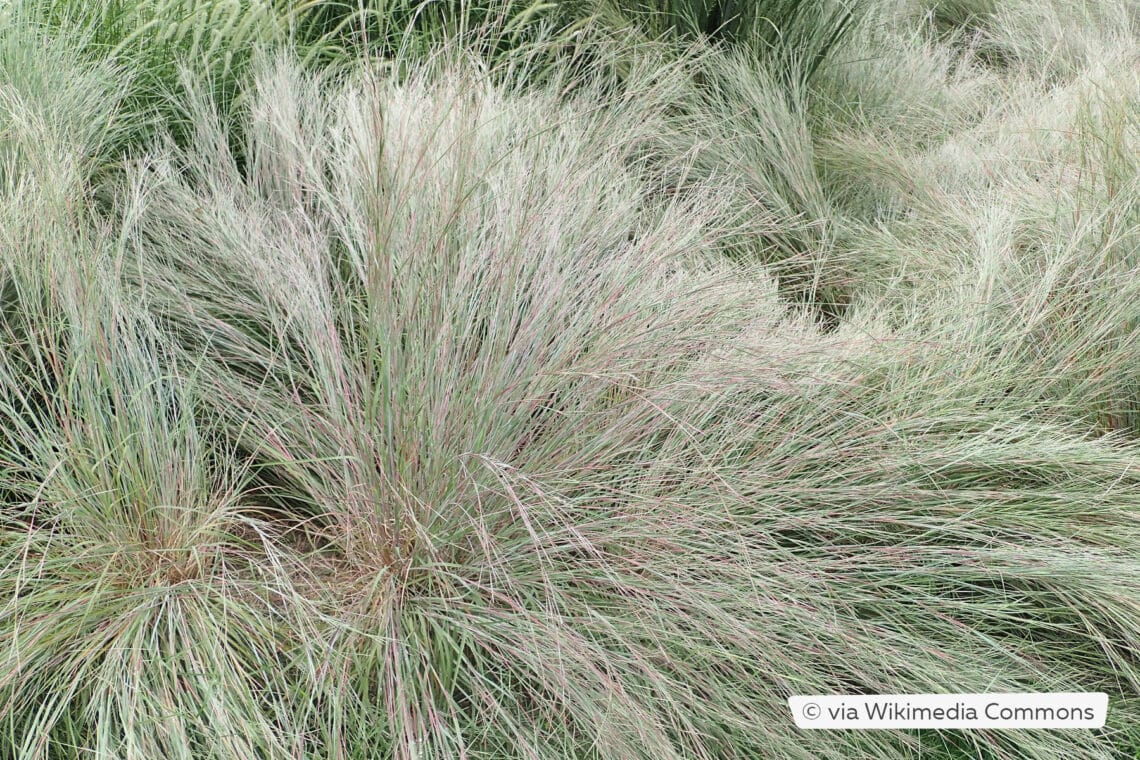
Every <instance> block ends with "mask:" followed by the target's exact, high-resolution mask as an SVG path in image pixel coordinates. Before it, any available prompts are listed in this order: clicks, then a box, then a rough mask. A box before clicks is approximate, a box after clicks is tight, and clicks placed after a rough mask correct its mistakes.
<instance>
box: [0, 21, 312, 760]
mask: <svg viewBox="0 0 1140 760" xmlns="http://www.w3.org/2000/svg"><path fill="white" fill-rule="evenodd" d="M39 41H40V40H31V41H30V40H28V39H26V38H24V37H22V36H21V35H19V34H16V33H13V32H12V31H10V30H6V31H5V33H3V35H0V66H2V68H0V71H2V72H3V73H2V75H0V76H2V79H0V92H2V97H3V116H2V123H3V129H2V132H3V138H2V142H0V146H2V150H3V154H2V158H0V161H2V163H0V170H2V172H3V179H4V185H3V187H2V188H0V193H2V194H0V230H2V232H0V236H2V239H3V241H4V251H5V255H4V259H3V262H2V264H0V431H2V432H0V509H2V519H0V599H2V602H0V663H2V664H0V670H2V672H3V675H2V676H0V705H2V707H0V756H3V757H19V758H55V757H76V756H80V755H85V754H92V755H94V756H97V757H117V758H118V757H121V758H144V757H172V758H205V757H210V758H219V759H220V758H235V757H264V756H266V755H273V756H285V755H286V754H287V752H288V748H289V747H291V746H292V745H291V743H290V737H291V736H293V734H294V729H293V724H294V720H293V715H292V714H291V713H289V712H286V711H285V710H284V709H283V705H284V704H286V700H287V698H288V695H289V694H290V693H291V690H292V689H293V688H294V685H293V682H292V681H291V680H288V679H286V677H285V676H284V672H283V671H282V670H280V669H279V667H277V666H275V665H274V663H275V662H276V661H277V660H278V659H279V658H280V657H281V656H282V655H283V653H284V652H286V651H287V640H286V638H285V636H284V635H283V633H282V632H283V631H288V630H294V628H293V627H290V626H289V625H286V621H287V615H286V612H288V611H290V610H294V609H297V607H296V605H294V606H292V607H290V606H286V605H284V604H283V603H282V599H285V598H287V597H288V595H289V594H290V591H289V589H290V588H291V579H289V578H288V577H285V576H284V574H283V573H282V572H280V566H279V564H278V563H277V561H276V558H277V557H279V555H280V554H281V553H280V551H279V550H278V549H277V548H275V546H274V545H273V544H272V543H271V542H270V541H269V540H268V538H267V536H268V535H269V534H270V533H272V532H273V530H274V529H273V527H272V526H269V525H266V524H265V523H264V522H263V521H260V520H258V519H257V518H256V517H255V516H254V515H253V514H252V513H251V512H249V511H247V510H246V509H245V500H246V498H247V495H246V493H247V490H248V489H247V488H246V486H245V484H246V483H247V482H248V477H247V475H246V473H245V472H244V468H243V465H242V463H241V461H240V460H239V459H237V458H235V457H232V456H228V455H227V452H228V449H227V447H226V444H225V441H224V439H220V438H218V437H217V436H214V435H212V434H211V432H210V430H209V428H208V426H207V425H206V423H205V421H204V419H205V418H204V417H200V416H199V415H198V414H197V411H198V408H199V406H200V404H199V401H198V397H197V395H196V389H195V386H194V383H193V380H192V374H193V373H192V372H190V371H189V369H190V368H187V370H188V371H187V372H186V373H182V372H180V370H179V367H178V366H177V363H176V361H175V360H174V357H173V356H172V355H171V354H170V353H169V352H168V351H166V350H165V348H164V346H163V342H162V337H161V335H160V333H159V332H158V331H157V330H155V329H154V326H153V325H152V324H151V323H150V321H149V319H148V318H147V317H146V315H145V313H143V312H142V311H140V310H138V309H136V308H132V306H131V305H130V303H129V302H128V299H126V298H125V297H124V296H123V294H122V292H121V289H120V288H119V287H118V282H117V277H116V276H115V275H114V271H113V268H112V267H110V266H109V262H110V261H112V260H113V259H114V258H115V255H116V250H117V246H118V237H117V235H116V234H115V233H114V231H113V227H110V226H109V225H107V224H105V223H102V222H99V221H98V220H97V219H96V217H95V214H94V210H93V208H92V207H91V206H90V205H89V200H90V198H89V196H90V192H91V188H90V187H89V186H88V185H87V181H88V179H89V178H90V177H91V176H92V174H93V172H94V166H95V164H96V163H97V161H98V159H99V154H100V153H101V151H102V150H105V146H107V145H109V144H113V143H114V140H115V134H116V130H117V129H118V127H117V126H116V116H117V114H116V105H117V102H116V101H117V95H118V94H117V91H116V87H115V84H116V75H117V73H118V72H116V70H115V69H113V68H111V67H109V66H96V67H85V66H81V65H77V62H76V58H75V57H74V55H73V54H72V51H70V50H67V49H61V48H60V47H59V46H55V47H48V48H42V47H41V48H38V49H34V48H33V47H32V46H31V45H29V42H39ZM33 49H34V52H35V54H34V55H33V54H32V51H33Z"/></svg>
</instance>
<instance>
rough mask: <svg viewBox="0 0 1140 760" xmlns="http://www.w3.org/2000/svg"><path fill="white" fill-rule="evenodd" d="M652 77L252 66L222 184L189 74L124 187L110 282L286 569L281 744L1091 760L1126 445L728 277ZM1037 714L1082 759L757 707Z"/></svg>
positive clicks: (892, 327) (400, 751)
mask: <svg viewBox="0 0 1140 760" xmlns="http://www.w3.org/2000/svg"><path fill="white" fill-rule="evenodd" d="M579 86H580V83H579ZM686 86H688V85H687V83H686V80H685V79H684V78H683V77H681V78H679V77H676V76H673V75H672V73H671V72H665V73H664V74H662V73H661V72H659V71H656V70H647V71H642V72H638V71H635V72H633V73H632V74H631V78H630V84H629V85H628V89H625V90H618V91H613V90H612V89H611V90H610V91H608V92H606V93H604V94H603V93H602V92H601V91H593V90H591V89H590V88H588V87H587V88H586V89H585V90H581V89H580V90H579V92H580V94H579V97H577V98H576V99H571V100H569V101H566V100H565V99H560V98H558V97H556V95H555V93H556V92H558V91H560V90H563V89H564V88H559V87H552V88H551V92H549V93H544V92H538V93H535V92H515V91H512V90H511V89H509V88H507V87H504V86H502V85H492V84H491V83H490V81H489V80H488V79H487V78H486V77H485V76H483V75H482V74H480V73H478V72H477V71H475V72H474V73H473V70H472V68H471V67H470V66H466V67H465V66H463V65H462V64H459V65H456V64H450V63H448V62H447V61H446V60H442V59H441V60H440V61H436V62H434V63H433V64H431V65H424V66H423V67H421V68H418V69H413V73H412V75H411V76H409V77H406V78H402V79H401V83H399V84H397V83H395V82H394V81H393V80H392V79H391V78H388V77H386V76H385V75H384V73H383V72H378V71H376V70H374V69H369V70H362V71H360V72H359V73H358V74H357V75H356V76H355V77H354V78H352V79H350V80H348V81H343V82H341V81H334V80H331V79H327V78H326V79H322V78H320V77H316V76H313V75H310V74H306V73H304V72H303V71H301V70H299V69H298V68H297V67H296V66H295V65H294V64H291V63H289V62H287V61H284V62H282V61H278V62H276V63H272V64H267V65H266V66H265V68H264V69H263V70H262V71H261V73H260V74H259V76H258V78H257V79H256V90H255V91H254V92H253V93H252V94H251V96H250V101H249V104H250V105H249V116H248V119H249V122H248V124H247V125H246V131H247V134H248V135H249V136H250V143H249V146H248V156H249V159H250V160H249V164H248V166H247V167H245V168H239V166H238V165H237V163H236V162H235V161H234V159H233V156H232V155H231V154H230V152H229V150H228V148H227V139H226V135H225V134H224V130H223V127H222V126H221V125H220V122H219V120H218V119H217V118H216V116H215V114H214V112H213V111H212V110H211V107H210V103H209V100H208V98H204V97H202V96H201V95H200V94H196V93H195V92H193V86H192V83H191V85H190V92H188V93H187V95H186V103H187V109H188V118H189V119H190V120H191V121H192V123H193V124H194V125H195V128H196V130H197V132H196V139H195V140H194V142H193V146H194V147H193V148H191V149H190V150H188V151H179V150H177V149H175V148H173V147H170V146H168V147H167V148H166V149H165V150H163V151H161V152H158V153H155V154H154V155H153V156H152V157H151V158H149V159H147V160H146V161H143V162H141V163H140V164H138V165H137V166H136V167H135V168H134V169H133V173H132V175H131V177H130V178H129V179H127V180H126V181H125V183H124V187H123V190H122V191H121V195H120V197H121V201H120V223H121V224H122V228H123V235H124V241H125V242H124V245H125V248H126V252H125V253H124V255H123V258H122V259H121V260H120V261H119V263H118V265H117V268H118V269H119V271H120V272H121V273H122V275H123V277H124V278H125V280H126V282H127V286H128V289H129V291H130V292H131V293H132V294H133V295H132V297H138V298H140V299H142V301H143V302H144V303H145V304H146V305H147V308H148V310H149V312H150V313H151V314H152V315H153V316H154V319H155V320H157V321H158V323H159V324H161V326H162V329H163V331H164V332H165V334H166V335H167V336H168V338H169V340H170V342H171V344H173V345H176V346H178V347H179V357H180V358H179V361H180V362H181V363H186V362H192V363H193V364H194V365H195V366H198V367H200V371H199V373H198V377H200V378H202V382H204V383H206V386H205V388H204V389H203V391H202V396H203V398H205V399H208V400H209V401H210V402H211V404H212V405H213V407H214V408H213V409H212V410H211V414H212V415H216V416H217V417H218V418H220V419H221V420H222V421H223V424H224V425H225V427H226V430H227V438H228V440H230V441H231V442H232V445H233V447H234V449H235V450H240V451H241V452H243V455H248V456H249V457H250V459H251V462H252V465H251V467H252V470H251V475H252V477H253V478H254V479H255V482H256V487H257V489H258V494H259V499H260V500H262V501H263V502H264V509H265V511H266V512H267V513H269V514H272V515H273V516H274V517H273V519H274V520H275V521H277V522H278V523H279V524H280V525H281V526H282V536H281V539H280V541H281V543H282V544H283V545H285V546H287V547H288V549H289V551H299V550H303V549H304V548H305V547H311V549H312V554H311V556H310V559H309V560H308V562H307V570H308V572H307V574H306V576H305V577H304V578H302V579H299V580H298V581H297V583H296V588H297V589H298V593H301V594H303V595H305V596H306V598H308V599H309V600H311V603H312V604H314V605H316V606H317V607H318V608H319V609H320V615H319V620H320V629H321V630H320V633H319V634H317V633H313V634H309V638H308V639H306V640H305V641H303V642H300V643H299V644H298V646H297V648H296V649H295V650H294V656H295V657H298V658H300V659H301V663H298V664H297V665H295V666H294V667H293V668H292V671H293V672H295V673H297V674H299V675H298V676H297V677H298V678H312V679H313V681H312V682H311V683H306V684H305V685H304V686H303V687H300V688H299V689H298V691H300V692H301V693H302V694H304V695H305V696H306V697H307V698H308V700H309V701H308V703H307V705H300V704H299V703H297V702H293V703H292V707H291V709H292V710H293V711H294V712H292V713H291V715H293V716H301V718H300V719H301V720H303V721H304V722H306V723H307V724H309V725H311V726H312V730H311V731H310V732H309V733H308V734H307V739H308V740H309V741H311V742H313V746H317V747H320V748H321V750H320V751H322V752H331V753H334V754H335V753H344V754H346V755H349V756H359V757H372V756H377V755H380V756H388V755H392V756H395V757H401V758H405V757H406V758H411V757H457V756H458V757H463V756H467V757H567V756H571V757H577V756H581V757H608V758H627V757H647V758H648V757H654V758H658V757H694V756H695V757H731V756H741V757H745V756H748V757H751V756H776V757H789V758H797V757H803V758H808V757H812V758H818V757H835V758H839V757H851V756H874V757H908V756H911V755H912V754H913V753H915V752H917V751H920V750H922V749H925V750H927V751H931V752H934V751H936V750H937V751H944V750H945V749H946V747H948V746H952V747H956V748H957V749H958V750H960V751H962V752H966V753H972V754H974V755H977V754H982V755H983V756H984V755H985V753H990V754H992V755H993V756H997V757H1057V756H1061V755H1067V756H1071V757H1078V758H1109V757H1113V756H1114V753H1115V752H1116V746H1117V745H1115V744H1114V742H1115V741H1117V740H1118V739H1119V734H1120V732H1122V731H1125V730H1128V728H1129V727H1130V726H1132V725H1134V723H1133V721H1134V720H1135V710H1136V707H1135V705H1134V704H1133V703H1130V702H1128V701H1123V700H1122V699H1121V698H1122V697H1126V696H1128V695H1131V694H1134V693H1135V691H1136V689H1137V686H1138V684H1140V678H1138V676H1140V673H1138V671H1137V663H1136V660H1135V653H1134V650H1133V648H1132V643H1131V642H1134V641H1135V640H1136V638H1137V634H1138V633H1140V631H1138V623H1140V619H1138V617H1137V612H1138V611H1137V609H1136V606H1135V599H1136V598H1137V593H1138V592H1140V565H1138V563H1137V561H1136V552H1135V547H1136V545H1137V540H1138V538H1140V536H1138V531H1137V529H1138V527H1140V526H1138V524H1137V519H1136V518H1137V513H1136V497H1135V490H1136V487H1137V485H1138V483H1137V476H1136V464H1137V461H1136V449H1135V448H1134V447H1133V446H1131V445H1130V444H1127V443H1126V442H1124V441H1123V440H1119V439H1111V440H1096V439H1093V438H1092V437H1090V436H1089V434H1088V432H1087V430H1086V429H1085V428H1082V427H1081V426H1079V425H1078V424H1076V423H1074V422H1073V421H1071V420H1070V421H1068V422H1066V421H1064V420H1043V419H1038V418H1035V417H1034V415H1032V414H1031V413H1029V412H1028V411H1027V410H1026V409H1025V408H1024V406H1017V405H1014V404H1011V403H1007V402H1004V401H1003V400H1002V399H1003V392H1004V390H1005V389H1004V387H998V385H996V384H995V383H994V382H993V381H992V380H990V381H988V380H986V379H985V378H984V377H983V375H982V374H981V372H980V371H979V372H972V373H966V374H965V376H964V377H963V378H962V379H961V380H960V381H959V380H958V379H956V378H957V376H956V375H955V374H954V373H955V371H956V370H957V369H959V368H960V367H962V366H966V368H967V369H968V368H969V365H963V356H962V354H961V353H960V352H961V342H955V341H954V340H949V339H946V337H945V336H944V335H939V334H936V333H933V332H932V331H931V329H930V326H929V322H928V321H926V320H927V319H928V318H927V317H925V316H924V314H925V312H923V311H922V310H921V309H919V308H918V307H917V306H916V307H915V309H914V311H912V312H905V313H903V314H902V315H899V314H897V313H886V314H878V313H866V312H860V311H856V312H855V314H854V315H853V316H852V319H851V321H850V322H849V323H848V324H845V325H842V326H840V327H839V328H838V329H836V330H834V331H832V332H831V333H829V334H827V335H821V334H819V333H818V331H817V330H816V328H814V327H813V326H812V325H811V323H810V321H808V320H807V319H806V318H804V317H796V316H795V313H794V312H793V311H790V310H789V309H788V307H787V306H786V305H783V304H782V303H781V302H780V301H779V300H778V298H777V297H776V296H775V289H774V283H772V282H771V281H770V280H768V279H767V277H766V276H765V275H764V274H763V273H762V272H756V271H752V270H748V269H739V268H733V267H729V266H728V265H726V264H725V263H723V261H721V260H720V259H719V258H718V255H717V254H718V253H719V251H720V246H721V243H722V242H723V240H724V239H726V238H731V237H732V236H734V235H737V234H739V232H740V230H739V229H738V228H737V227H736V226H732V225H729V223H728V222H727V221H726V216H725V214H724V211H723V208H722V205H723V204H724V203H726V202H735V199H738V198H739V197H740V193H739V191H740V188H739V187H738V186H736V185H735V184H734V183H735V182H736V181H737V180H734V179H733V178H731V176H730V175H729V176H726V177H724V178H721V179H720V181H717V182H714V181H711V179H710V180H705V181H701V182H696V183H687V184H685V185H684V189H683V191H682V190H678V189H677V186H676V185H674V184H673V183H669V182H667V183H664V184H660V183H657V182H655V181H653V180H652V176H653V172H652V171H646V170H645V167H644V166H643V165H642V161H643V159H644V156H645V155H646V151H647V150H650V151H652V150H655V149H657V147H658V146H660V144H661V143H660V136H661V134H662V132H663V131H668V130H669V129H672V128H674V127H675V125H674V124H673V123H672V122H671V121H670V119H669V114H668V113H667V110H668V109H666V108H664V107H663V106H662V105H661V104H668V103H672V102H676V101H677V99H678V98H680V97H683V93H679V92H678V88H684V87H686ZM599 103H601V104H602V105H600V106H599ZM619 104H620V106H619ZM692 160H693V159H692V158H691V157H689V156H682V157H680V158H677V159H676V163H675V164H673V165H672V166H671V167H669V170H668V171H667V172H666V174H667V175H668V176H670V177H676V176H684V175H685V172H686V166H688V165H690V164H687V163H686V162H690V161H692ZM652 167H653V168H654V169H658V168H660V164H659V163H657V162H654V163H653V164H652ZM728 218H731V217H728ZM726 225H727V226H726ZM925 304H926V302H923V304H922V305H925ZM946 320H947V325H948V327H947V329H948V330H950V329H952V326H953V325H954V324H959V325H960V329H961V330H966V329H967V326H966V325H962V323H961V322H958V323H955V321H954V320H955V317H954V315H953V314H948V315H947V317H946ZM952 337H957V334H954V335H952ZM965 345H967V346H974V345H976V344H974V343H969V342H966V343H965ZM972 358H973V359H976V360H977V361H979V362H981V361H982V357H972ZM302 664H303V665H304V666H303V667H302ZM1037 689H1040V690H1046V689H1052V690H1062V689H1065V690H1096V689H1104V690H1107V691H1109V692H1110V693H1112V694H1113V695H1114V697H1115V699H1114V702H1113V705H1114V710H1113V713H1112V716H1111V718H1110V721H1111V722H1110V728H1109V730H1107V731H1105V732H1099V733H1088V732H1079V733H1071V732H1070V733H1062V732H1010V733H985V732H979V733H976V734H969V733H967V734H963V735H955V736H954V737H953V738H950V737H945V736H928V735H912V734H867V735H859V734H827V735H820V734H806V733H801V732H797V731H795V730H794V729H793V728H792V725H791V722H790V718H789V716H788V715H787V714H786V706H785V703H784V701H783V700H784V698H785V697H786V696H787V695H788V694H790V693H812V692H844V691H846V692H851V691H867V692H930V691H936V692H942V691H987V690H988V691H1016V690H1037ZM294 696H295V695H294Z"/></svg>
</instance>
